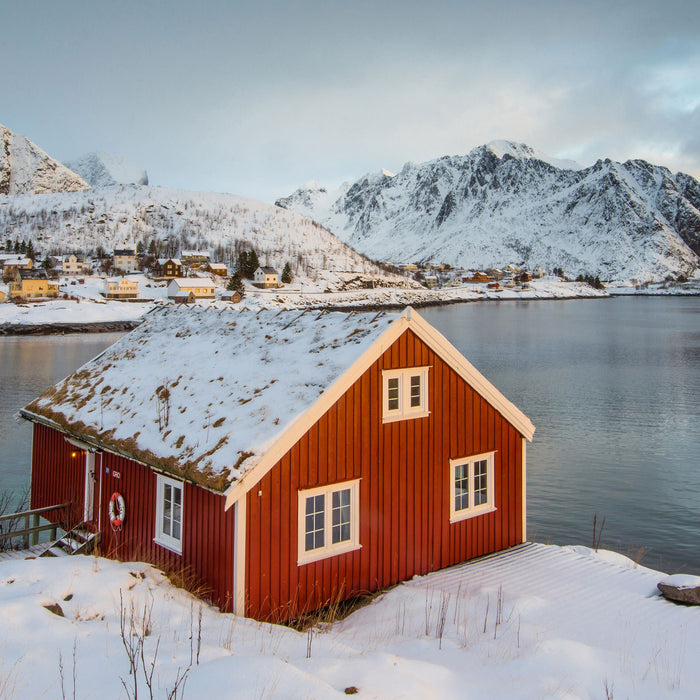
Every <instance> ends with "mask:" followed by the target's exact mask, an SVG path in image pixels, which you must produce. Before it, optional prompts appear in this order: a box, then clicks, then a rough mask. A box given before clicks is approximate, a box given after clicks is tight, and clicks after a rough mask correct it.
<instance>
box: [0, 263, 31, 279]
mask: <svg viewBox="0 0 700 700" xmlns="http://www.w3.org/2000/svg"><path fill="white" fill-rule="evenodd" d="M33 267H34V261H33V260H32V259H31V258H24V257H14V258H7V259H6V260H5V265H4V267H3V269H2V281H3V282H12V280H13V279H14V277H15V270H31V269H32V268H33Z"/></svg>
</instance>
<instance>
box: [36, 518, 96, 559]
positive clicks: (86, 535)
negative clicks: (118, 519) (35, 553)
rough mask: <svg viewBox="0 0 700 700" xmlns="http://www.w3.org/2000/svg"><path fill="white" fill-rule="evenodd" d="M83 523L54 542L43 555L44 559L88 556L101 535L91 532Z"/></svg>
mask: <svg viewBox="0 0 700 700" xmlns="http://www.w3.org/2000/svg"><path fill="white" fill-rule="evenodd" d="M83 525H84V524H83V523H81V524H80V525H77V526H76V527H74V528H73V529H72V530H69V531H68V532H66V533H65V534H64V535H63V536H62V537H59V538H58V539H57V540H55V541H54V542H52V543H51V544H50V545H49V546H48V547H47V548H46V549H45V550H44V552H43V553H42V554H41V556H42V557H67V556H71V555H73V554H88V553H89V552H91V551H92V550H93V549H94V547H95V545H97V544H98V543H99V541H100V534H99V533H94V532H89V531H88V530H85V528H84V527H83Z"/></svg>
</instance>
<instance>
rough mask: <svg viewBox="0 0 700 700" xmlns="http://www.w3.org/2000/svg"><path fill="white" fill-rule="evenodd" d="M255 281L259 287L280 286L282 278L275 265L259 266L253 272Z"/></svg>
mask: <svg viewBox="0 0 700 700" xmlns="http://www.w3.org/2000/svg"><path fill="white" fill-rule="evenodd" d="M253 281H254V282H255V284H257V285H258V286H259V287H265V288H268V287H279V286H280V279H279V274H278V273H277V270H275V268H274V267H259V268H258V269H257V270H256V271H255V272H254V273H253Z"/></svg>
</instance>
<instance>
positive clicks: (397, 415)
mask: <svg viewBox="0 0 700 700" xmlns="http://www.w3.org/2000/svg"><path fill="white" fill-rule="evenodd" d="M429 369H430V368H429V367H408V368H405V369H385V370H382V422H383V423H390V422H392V421H395V420H407V419H409V418H421V417H423V416H427V415H429V413H430V412H429V411H428V370H429Z"/></svg>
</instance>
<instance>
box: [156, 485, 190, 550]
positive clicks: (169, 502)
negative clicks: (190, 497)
mask: <svg viewBox="0 0 700 700" xmlns="http://www.w3.org/2000/svg"><path fill="white" fill-rule="evenodd" d="M156 492H157V499H158V501H157V503H156V536H155V537H154V538H153V539H154V541H155V542H157V543H158V544H159V545H161V546H162V547H165V548H166V549H169V550H171V551H173V552H176V553H177V554H182V511H183V508H182V506H183V496H184V484H183V482H182V481H176V480H175V479H170V478H169V477H167V476H163V475H162V474H158V486H157V490H156Z"/></svg>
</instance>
